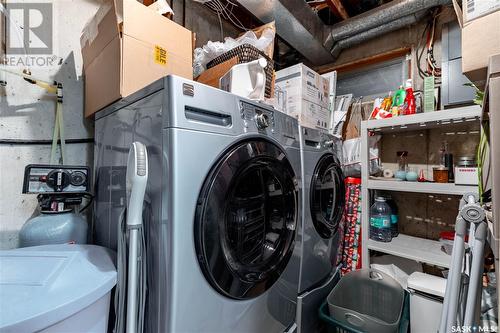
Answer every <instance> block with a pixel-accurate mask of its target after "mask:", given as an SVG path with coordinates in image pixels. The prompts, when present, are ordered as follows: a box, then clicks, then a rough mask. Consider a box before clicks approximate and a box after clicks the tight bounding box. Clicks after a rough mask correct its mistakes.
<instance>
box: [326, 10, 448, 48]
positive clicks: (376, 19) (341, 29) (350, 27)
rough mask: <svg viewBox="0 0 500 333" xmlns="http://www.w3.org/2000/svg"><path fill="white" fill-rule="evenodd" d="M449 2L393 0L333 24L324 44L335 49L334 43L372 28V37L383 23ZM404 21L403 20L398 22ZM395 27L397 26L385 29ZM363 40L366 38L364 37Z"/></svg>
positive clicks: (380, 28)
mask: <svg viewBox="0 0 500 333" xmlns="http://www.w3.org/2000/svg"><path fill="white" fill-rule="evenodd" d="M450 3H451V0H393V1H391V2H389V3H387V4H385V5H382V6H379V7H377V8H375V9H372V10H370V11H367V12H365V13H363V14H360V15H357V16H355V17H353V18H351V19H348V20H345V21H343V22H340V23H338V24H335V25H334V26H333V27H331V28H329V32H328V33H327V37H326V39H325V42H324V46H325V48H327V49H328V50H335V49H338V47H336V46H335V44H336V43H339V42H340V41H342V40H344V39H347V38H352V37H354V36H357V35H359V34H361V33H363V32H366V31H372V30H373V33H370V35H371V37H370V38H373V37H375V36H376V35H375V34H374V33H375V31H380V30H385V29H382V27H381V26H383V25H387V24H391V23H392V22H393V21H398V20H399V19H402V18H405V17H408V18H407V19H406V20H408V21H411V19H410V16H413V15H414V14H415V13H422V12H423V11H425V10H427V9H430V8H432V7H435V6H441V5H447V4H450ZM404 21H405V20H403V21H400V22H404ZM395 26H399V28H401V27H403V25H400V24H396V25H395ZM327 29H328V28H327ZM375 29H379V30H375ZM396 29H398V28H395V29H392V30H387V31H393V30H396ZM363 40H367V39H366V38H365V39H363Z"/></svg>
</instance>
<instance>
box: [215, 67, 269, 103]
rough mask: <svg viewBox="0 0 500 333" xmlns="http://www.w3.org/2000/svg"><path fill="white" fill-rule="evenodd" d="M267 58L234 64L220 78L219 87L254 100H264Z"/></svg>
mask: <svg viewBox="0 0 500 333" xmlns="http://www.w3.org/2000/svg"><path fill="white" fill-rule="evenodd" d="M266 66H267V60H266V59H264V58H259V59H257V60H254V61H251V62H247V63H243V64H238V65H234V66H233V67H232V68H231V69H230V70H229V71H228V72H227V73H226V74H224V76H223V77H221V78H220V80H219V88H220V89H222V90H225V91H229V92H230V93H233V94H235V95H238V96H241V97H245V98H248V99H252V100H257V101H262V100H264V93H265V90H266V72H265V70H264V68H265V67H266Z"/></svg>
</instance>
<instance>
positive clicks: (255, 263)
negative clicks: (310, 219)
mask: <svg viewBox="0 0 500 333" xmlns="http://www.w3.org/2000/svg"><path fill="white" fill-rule="evenodd" d="M297 200H298V191H297V181H296V178H295V174H294V171H293V168H292V166H291V164H290V162H289V161H288V159H287V158H286V155H285V153H284V152H283V150H281V148H279V147H278V146H277V145H275V144H274V143H271V142H269V141H265V140H259V139H255V140H251V141H243V142H240V143H238V144H236V145H235V146H233V147H232V148H231V149H229V150H228V151H227V152H226V153H225V154H224V155H223V156H222V157H221V158H220V160H219V162H218V163H217V164H216V165H215V166H214V167H213V168H212V171H211V172H210V174H209V175H208V177H207V179H206V180H205V183H204V185H203V188H202V190H201V192H200V196H199V198H198V204H197V208H196V215H195V230H194V232H195V242H196V244H195V246H196V253H197V256H198V261H199V264H200V266H201V268H202V270H203V273H204V275H205V277H206V278H207V280H208V282H209V283H210V284H211V285H212V286H213V287H214V288H215V289H216V290H217V291H218V292H220V293H221V294H223V295H225V296H227V297H231V298H235V299H249V298H253V297H256V296H258V295H260V294H262V293H264V292H265V291H266V290H268V289H269V288H270V287H271V286H272V285H273V283H274V282H276V281H277V280H278V278H279V277H280V275H281V274H282V272H283V270H284V269H285V267H286V266H287V264H288V261H289V259H290V257H291V255H292V252H293V248H294V239H295V230H296V226H297V218H298V208H297V207H298V202H297Z"/></svg>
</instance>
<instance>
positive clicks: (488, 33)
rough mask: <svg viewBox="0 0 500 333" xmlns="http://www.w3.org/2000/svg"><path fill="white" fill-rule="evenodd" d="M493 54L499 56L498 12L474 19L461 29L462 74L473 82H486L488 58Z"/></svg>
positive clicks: (499, 22) (499, 23)
mask: <svg viewBox="0 0 500 333" xmlns="http://www.w3.org/2000/svg"><path fill="white" fill-rule="evenodd" d="M476 1H477V0H476ZM495 54H500V11H496V12H494V13H491V14H488V15H486V16H483V17H480V18H477V19H474V20H472V21H470V22H468V23H467V24H466V25H465V26H464V28H463V29H462V72H463V73H464V75H465V76H467V78H468V79H469V80H471V81H473V82H481V81H484V80H486V75H487V70H488V61H489V58H490V56H492V55H495Z"/></svg>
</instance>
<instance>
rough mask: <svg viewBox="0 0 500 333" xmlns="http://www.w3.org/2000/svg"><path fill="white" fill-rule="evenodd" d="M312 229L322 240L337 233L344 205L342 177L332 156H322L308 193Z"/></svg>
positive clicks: (338, 165) (338, 166) (340, 170)
mask: <svg viewBox="0 0 500 333" xmlns="http://www.w3.org/2000/svg"><path fill="white" fill-rule="evenodd" d="M310 196H311V197H310V203H311V216H312V221H313V224H314V227H315V228H316V231H317V232H318V234H319V235H320V236H321V237H323V238H331V237H333V236H334V235H335V233H336V232H337V229H338V226H339V223H340V221H341V219H342V215H343V212H344V204H345V187H344V176H343V173H342V169H341V168H340V164H339V163H338V161H337V160H336V159H335V158H334V156H333V154H325V155H323V156H322V157H321V158H320V160H319V161H318V164H317V165H316V168H315V170H314V173H313V177H312V180H311V191H310Z"/></svg>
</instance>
